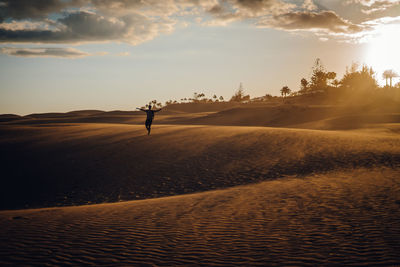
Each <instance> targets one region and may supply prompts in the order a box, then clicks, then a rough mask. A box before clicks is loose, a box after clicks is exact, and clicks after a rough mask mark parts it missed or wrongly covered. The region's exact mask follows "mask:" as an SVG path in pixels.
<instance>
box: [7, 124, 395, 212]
mask: <svg viewBox="0 0 400 267" xmlns="http://www.w3.org/2000/svg"><path fill="white" fill-rule="evenodd" d="M0 134H1V137H2V138H1V141H0V148H1V151H2V152H3V153H2V154H1V156H0V157H1V158H0V159H1V160H0V162H1V164H2V170H3V173H4V174H5V175H4V176H3V177H4V178H3V181H4V182H5V183H6V184H7V186H6V187H4V186H3V187H1V189H0V193H1V194H0V196H1V199H2V201H1V208H2V209H5V208H28V207H48V206H60V205H61V206H63V205H77V204H87V203H103V202H115V201H120V200H132V199H143V198H153V197H161V196H169V195H179V194H182V193H193V192H201V191H206V190H210V189H218V188H227V187H230V186H235V185H242V184H248V183H255V182H260V181H265V180H270V179H276V178H279V177H282V176H285V175H300V176H301V175H308V174H311V173H316V172H318V173H320V172H326V171H332V170H338V169H352V168H359V167H374V166H378V167H381V166H383V167H385V166H387V167H397V166H398V165H399V163H400V138H399V136H398V134H396V133H394V132H390V131H382V132H376V131H352V132H349V131H315V130H300V129H285V128H265V127H231V126H229V127H221V126H220V127H215V126H174V125H156V126H154V129H153V133H152V135H151V136H147V135H146V133H145V130H144V127H143V126H137V125H121V124H63V125H51V124H45V125H40V126H3V127H1V132H0Z"/></svg>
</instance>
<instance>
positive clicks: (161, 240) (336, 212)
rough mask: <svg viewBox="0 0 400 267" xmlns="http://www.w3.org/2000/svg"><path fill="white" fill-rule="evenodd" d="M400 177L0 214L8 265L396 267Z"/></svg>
mask: <svg viewBox="0 0 400 267" xmlns="http://www.w3.org/2000/svg"><path fill="white" fill-rule="evenodd" d="M399 177H400V172H399V171H395V170H393V169H380V170H364V169H360V170H357V171H353V172H351V173H348V172H338V173H331V174H329V175H315V176H310V177H304V178H293V177H287V178H285V179H280V180H276V181H267V182H262V183H258V184H253V185H248V186H238V187H233V188H230V189H225V190H216V191H209V192H204V193H197V194H188V195H183V196H175V197H167V198H158V199H150V200H138V201H129V202H121V203H114V204H98V205H87V206H77V207H64V208H50V209H36V210H35V209H34V210H18V211H2V212H0V237H1V244H2V245H1V248H0V264H26V263H29V264H37V265H42V266H43V265H45V264H46V265H78V264H79V265H81V264H93V265H100V264H104V265H136V264H140V265H143V266H145V265H148V266H162V265H227V266H232V265H245V266H250V265H279V266H281V265H286V266H288V265H296V266H298V265H373V264H379V265H395V264H399V262H400V253H399V251H400V243H399V242H398V241H399V240H400V209H399V208H400V194H399V192H400V179H399Z"/></svg>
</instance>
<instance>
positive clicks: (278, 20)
mask: <svg viewBox="0 0 400 267" xmlns="http://www.w3.org/2000/svg"><path fill="white" fill-rule="evenodd" d="M399 47H400V0H204V1H202V0H164V1H160V0H115V1H112V0H0V114H10V113H12V114H19V115H27V114H31V113H44V112H66V111H72V110H82V109H99V110H107V111H108V110H133V109H135V108H136V107H140V106H143V105H145V104H146V103H148V102H149V101H151V100H154V99H155V100H158V101H159V102H162V103H164V102H165V101H167V100H170V99H172V100H174V99H176V100H180V99H182V98H190V97H193V94H194V93H195V92H197V93H200V92H202V93H205V95H206V96H207V97H212V96H213V95H214V94H216V95H217V96H221V95H222V96H223V97H224V98H225V99H229V98H230V97H231V96H232V95H233V94H234V92H235V91H236V90H237V89H238V87H239V84H240V83H242V84H243V87H244V90H245V93H247V94H250V96H251V97H257V96H263V95H265V94H272V95H279V90H280V89H281V88H282V87H283V86H286V85H287V86H289V88H291V89H292V91H297V90H299V86H300V80H301V78H307V79H309V78H310V75H311V68H312V66H313V64H314V62H315V60H316V58H320V59H321V61H322V63H323V65H324V67H325V68H326V69H327V70H328V71H334V72H336V73H337V77H338V79H341V78H342V76H343V74H344V73H345V70H346V66H350V65H351V64H353V63H358V64H360V65H361V64H367V65H368V66H371V67H372V68H373V69H374V70H375V71H376V78H377V80H378V81H379V83H380V84H381V85H382V84H384V80H383V79H382V72H383V71H384V70H387V69H392V70H394V71H395V72H397V73H400V53H398V49H399ZM397 81H398V79H397V80H395V82H397Z"/></svg>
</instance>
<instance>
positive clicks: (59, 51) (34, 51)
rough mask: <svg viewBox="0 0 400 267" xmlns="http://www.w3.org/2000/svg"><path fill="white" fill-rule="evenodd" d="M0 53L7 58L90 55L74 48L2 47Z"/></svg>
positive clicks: (77, 56)
mask: <svg viewBox="0 0 400 267" xmlns="http://www.w3.org/2000/svg"><path fill="white" fill-rule="evenodd" d="M0 52H1V53H3V54H6V55H9V56H17V57H61V58H79V57H86V56H90V55H91V54H89V53H86V52H82V51H80V50H78V49H75V48H56V47H51V48H49V47H47V48H15V47H2V48H0Z"/></svg>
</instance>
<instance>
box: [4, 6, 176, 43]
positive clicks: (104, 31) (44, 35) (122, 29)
mask: <svg viewBox="0 0 400 267" xmlns="http://www.w3.org/2000/svg"><path fill="white" fill-rule="evenodd" d="M170 23H171V22H169V21H161V20H159V21H157V23H155V22H153V21H151V20H150V19H149V18H147V17H146V16H142V15H140V14H132V15H127V16H124V17H121V18H114V17H104V16H101V15H98V14H95V13H90V12H77V13H71V14H69V15H68V16H66V17H64V18H61V19H59V20H57V22H55V23H54V25H56V26H55V28H54V29H51V30H50V29H44V30H43V29H36V30H32V29H18V28H17V27H16V28H15V29H13V28H12V26H9V27H8V28H7V29H5V28H0V42H3V43H5V42H30V43H79V42H96V41H97V42H104V41H125V42H127V43H131V44H137V43H140V42H143V41H147V40H150V39H152V38H154V37H155V36H156V35H157V34H158V33H159V32H163V31H168V29H169V24H170Z"/></svg>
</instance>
